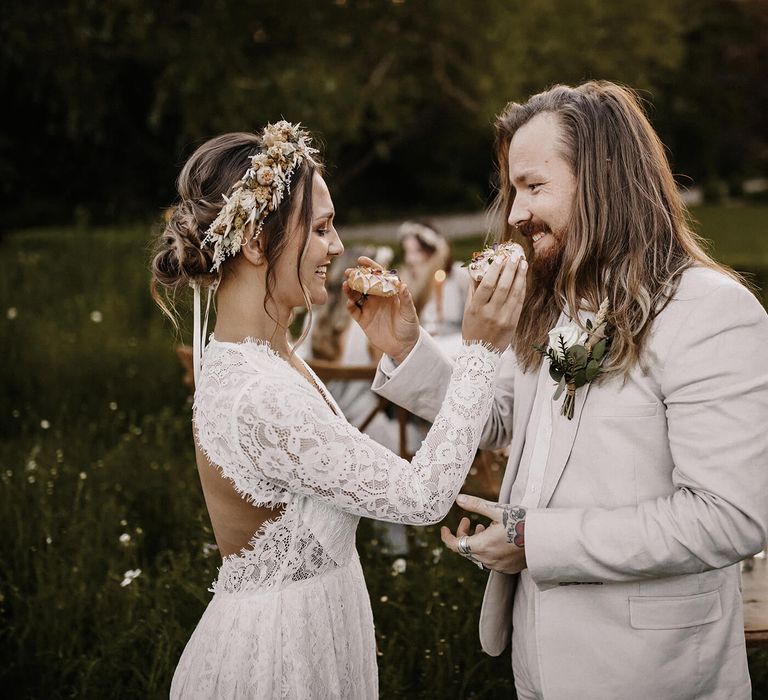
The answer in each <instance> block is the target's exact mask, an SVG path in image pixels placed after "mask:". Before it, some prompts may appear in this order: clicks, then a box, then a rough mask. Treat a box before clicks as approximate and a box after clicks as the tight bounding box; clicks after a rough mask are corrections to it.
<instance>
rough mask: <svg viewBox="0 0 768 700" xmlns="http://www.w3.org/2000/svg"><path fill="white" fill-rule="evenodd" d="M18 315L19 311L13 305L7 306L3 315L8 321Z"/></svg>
mask: <svg viewBox="0 0 768 700" xmlns="http://www.w3.org/2000/svg"><path fill="white" fill-rule="evenodd" d="M18 315H19V312H18V310H17V309H16V307H15V306H11V307H9V308H8V310H7V311H6V312H5V317H6V318H7V319H8V320H9V321H13V319H15V318H16V317H17V316H18Z"/></svg>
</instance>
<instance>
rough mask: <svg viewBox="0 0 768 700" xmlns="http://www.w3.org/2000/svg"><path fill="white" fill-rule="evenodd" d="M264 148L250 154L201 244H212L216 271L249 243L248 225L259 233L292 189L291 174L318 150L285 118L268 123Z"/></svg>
mask: <svg viewBox="0 0 768 700" xmlns="http://www.w3.org/2000/svg"><path fill="white" fill-rule="evenodd" d="M261 145H262V148H263V150H262V151H260V152H259V153H257V154H256V155H255V156H251V157H250V160H251V164H250V166H249V167H248V169H247V170H246V171H245V174H244V175H243V177H242V178H241V179H240V180H238V181H237V182H236V183H235V184H234V186H233V189H232V193H231V194H230V195H229V197H227V196H226V195H223V197H224V206H223V207H222V209H221V211H220V212H219V214H218V216H217V217H216V219H214V221H213V223H212V224H211V225H210V226H209V227H208V230H207V231H206V232H205V238H203V240H202V243H201V244H200V247H201V248H202V247H204V246H206V245H212V246H213V267H212V268H211V272H215V271H216V270H218V268H219V267H220V266H221V264H222V263H223V262H224V261H225V260H226V259H227V258H228V257H232V256H233V255H236V254H237V253H239V252H240V249H241V248H242V247H243V245H244V244H245V243H246V242H247V238H246V233H247V231H248V228H249V227H252V229H253V235H254V236H258V235H259V233H260V232H261V229H262V227H263V226H264V221H265V220H266V218H267V216H269V215H270V214H271V213H272V212H273V211H275V210H277V208H278V207H279V206H280V202H282V201H283V198H284V197H285V195H286V193H290V191H291V177H292V176H293V173H294V171H295V170H296V167H297V166H298V165H300V164H301V163H302V161H304V160H308V161H311V160H312V156H313V154H315V153H317V152H318V151H317V149H316V148H313V147H312V139H311V138H310V135H309V133H308V132H307V131H305V130H304V129H302V128H301V125H300V124H291V123H290V122H287V121H285V120H283V121H279V122H277V123H276V124H267V126H266V127H265V128H264V131H263V132H262V135H261Z"/></svg>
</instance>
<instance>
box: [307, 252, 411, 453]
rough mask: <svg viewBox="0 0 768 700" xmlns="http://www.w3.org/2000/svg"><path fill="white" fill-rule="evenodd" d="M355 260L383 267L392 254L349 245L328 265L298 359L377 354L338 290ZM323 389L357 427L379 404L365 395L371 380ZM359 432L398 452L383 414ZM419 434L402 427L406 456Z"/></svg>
mask: <svg viewBox="0 0 768 700" xmlns="http://www.w3.org/2000/svg"><path fill="white" fill-rule="evenodd" d="M360 256H366V257H369V258H371V259H372V260H375V261H376V262H377V263H378V264H379V265H381V266H382V267H388V266H389V265H390V264H391V262H392V257H393V253H392V249H391V248H388V247H381V248H375V247H373V246H351V247H350V248H348V249H346V250H345V251H344V253H342V255H341V256H340V257H339V260H337V261H334V264H333V265H331V266H330V268H329V269H328V273H327V274H328V277H327V279H326V290H327V291H328V302H327V303H326V304H324V305H322V306H318V307H316V308H315V309H314V310H313V319H312V324H311V326H310V328H309V331H308V332H307V336H306V338H305V339H304V342H303V343H302V344H301V345H300V346H299V347H298V348H297V353H298V354H299V355H300V356H301V357H302V358H303V359H305V360H311V359H316V360H328V361H329V362H337V363H339V364H341V365H356V366H360V365H371V364H376V363H377V362H378V361H379V358H380V357H381V353H380V352H378V351H377V350H376V349H375V348H374V347H373V346H372V345H371V344H370V343H369V342H368V338H366V336H365V333H363V331H362V330H361V328H360V326H358V325H357V324H356V323H352V317H351V316H350V315H349V312H348V311H347V308H346V302H347V298H346V295H344V294H343V292H342V289H341V285H342V282H343V281H344V269H345V268H346V267H350V266H354V265H356V264H357V259H358V258H359V257H360ZM328 390H329V391H330V392H331V394H332V395H333V398H334V399H336V402H337V403H338V404H339V408H341V410H342V411H343V413H344V416H345V417H346V418H347V420H348V421H349V422H350V423H352V425H356V426H358V427H359V426H361V425H362V424H363V422H364V421H365V420H366V419H367V418H368V417H369V416H370V414H371V413H372V412H373V410H374V409H375V408H376V406H378V405H379V397H378V396H377V395H376V394H374V393H373V392H372V391H371V382H370V381H368V380H365V379H353V380H332V381H329V382H328ZM365 432H366V434H368V435H370V436H371V437H372V438H373V439H374V440H376V442H378V443H379V444H380V445H384V447H386V448H388V449H390V450H392V451H393V452H398V451H399V432H398V424H397V421H396V420H394V419H392V418H390V417H389V416H387V414H386V413H384V412H383V411H380V412H379V413H377V414H376V415H375V416H374V417H373V419H372V420H371V421H370V422H369V423H368V425H367V426H365ZM424 432H425V431H424ZM424 432H422V431H419V430H418V429H417V428H416V427H415V426H414V425H408V428H407V433H406V445H405V447H406V451H407V452H408V453H410V454H413V453H415V452H416V450H418V449H419V446H420V445H421V441H422V439H423V437H424Z"/></svg>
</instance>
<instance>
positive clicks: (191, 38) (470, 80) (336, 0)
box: [0, 0, 768, 227]
mask: <svg viewBox="0 0 768 700" xmlns="http://www.w3.org/2000/svg"><path fill="white" fill-rule="evenodd" d="M0 57H1V58H0V71H1V72H2V78H3V85H4V94H5V100H4V104H5V116H6V123H7V124H8V127H7V128H6V129H4V130H3V133H2V134H0V174H1V175H2V177H0V188H1V191H2V198H3V208H4V214H5V216H4V219H5V225H6V226H7V227H14V226H33V225H41V224H54V223H55V224H60V223H68V222H72V221H81V222H82V221H92V222H109V221H116V222H125V221H129V220H135V219H137V218H146V217H151V216H155V215H157V214H158V213H159V212H160V211H162V208H163V207H164V206H166V205H167V204H169V203H170V202H171V201H172V199H173V180H174V177H175V175H176V173H177V172H178V168H179V166H180V164H181V163H182V162H183V160H184V159H185V157H186V156H187V155H189V153H190V152H191V151H192V150H193V149H194V147H195V145H196V144H198V143H200V142H201V141H202V140H204V139H205V138H207V137H209V136H212V135H214V134H217V133H220V132H223V131H230V130H254V129H256V128H258V126H259V125H262V124H264V123H265V122H266V121H268V120H271V121H274V120H276V119H279V118H281V117H285V118H286V119H289V120H291V121H301V122H302V123H303V124H305V125H306V126H307V127H308V128H309V129H311V130H312V131H313V132H314V133H316V134H318V135H319V136H320V138H321V141H322V143H323V152H324V155H325V159H326V160H327V162H328V164H329V175H328V177H329V182H330V185H331V189H332V192H333V194H334V197H335V199H336V204H337V208H338V209H339V211H340V213H342V214H343V219H344V220H348V221H355V220H358V221H359V220H367V219H372V218H378V217H381V216H392V215H400V214H403V215H404V214H406V213H412V212H419V211H446V212H447V211H460V210H472V209H478V208H480V207H482V206H483V205H484V204H485V203H486V202H487V199H488V196H489V192H490V191H491V187H490V184H489V177H490V176H491V173H492V163H493V130H492V124H493V119H494V116H495V115H496V114H498V113H499V112H500V111H501V109H502V108H503V107H504V105H505V104H506V103H507V102H508V101H510V100H514V101H519V100H522V99H525V97H526V96H527V95H529V94H531V93H533V92H537V91H540V90H542V89H546V88H547V87H548V86H550V85H552V84H554V83H571V84H573V83H578V82H581V81H583V80H585V79H590V78H604V79H610V80H616V81H619V82H622V83H626V84H628V85H631V86H632V87H634V88H636V89H638V90H639V91H640V92H641V95H642V96H643V97H644V98H645V99H646V100H647V101H648V108H649V112H650V116H651V118H652V120H653V122H654V124H655V125H656V127H657V129H658V130H659V132H660V133H661V135H662V138H663V139H664V141H665V143H666V144H667V146H668V147H669V149H670V154H671V158H672V160H673V165H674V169H675V172H676V173H679V174H680V177H681V182H682V184H691V183H694V182H695V183H699V184H702V185H707V184H711V183H716V182H726V183H732V187H733V188H737V187H738V183H739V182H741V180H742V179H743V178H745V177H750V176H758V175H765V174H766V172H767V171H768V130H766V128H765V126H766V120H765V116H764V115H765V114H766V111H767V109H768V86H767V85H766V81H765V77H764V74H765V70H766V67H767V66H768V3H766V2H764V0H625V1H624V2H622V3H611V2H607V1H606V0H538V1H537V2H536V3H517V2H509V1H508V0H472V1H471V2H470V1H468V0H467V1H460V0H358V1H355V0H333V1H332V0H316V1H309V0H307V1H306V2H302V1H295V0H294V1H290V0H283V1H282V2H275V1H274V0H240V1H239V2H227V1H225V0H210V1H203V0H185V1H184V2H180V1H179V0H167V1H166V2H163V3H156V2H152V1H151V0H111V1H108V2H103V1H101V2H100V1H98V0H62V2H59V3H47V2H41V0H27V1H26V2H21V1H20V0H11V2H8V3H6V4H5V6H4V11H3V13H2V17H0Z"/></svg>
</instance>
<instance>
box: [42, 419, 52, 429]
mask: <svg viewBox="0 0 768 700" xmlns="http://www.w3.org/2000/svg"><path fill="white" fill-rule="evenodd" d="M40 427H41V428H42V429H43V430H48V428H50V427H51V424H50V423H49V422H48V421H47V420H45V419H43V420H41V421H40Z"/></svg>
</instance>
